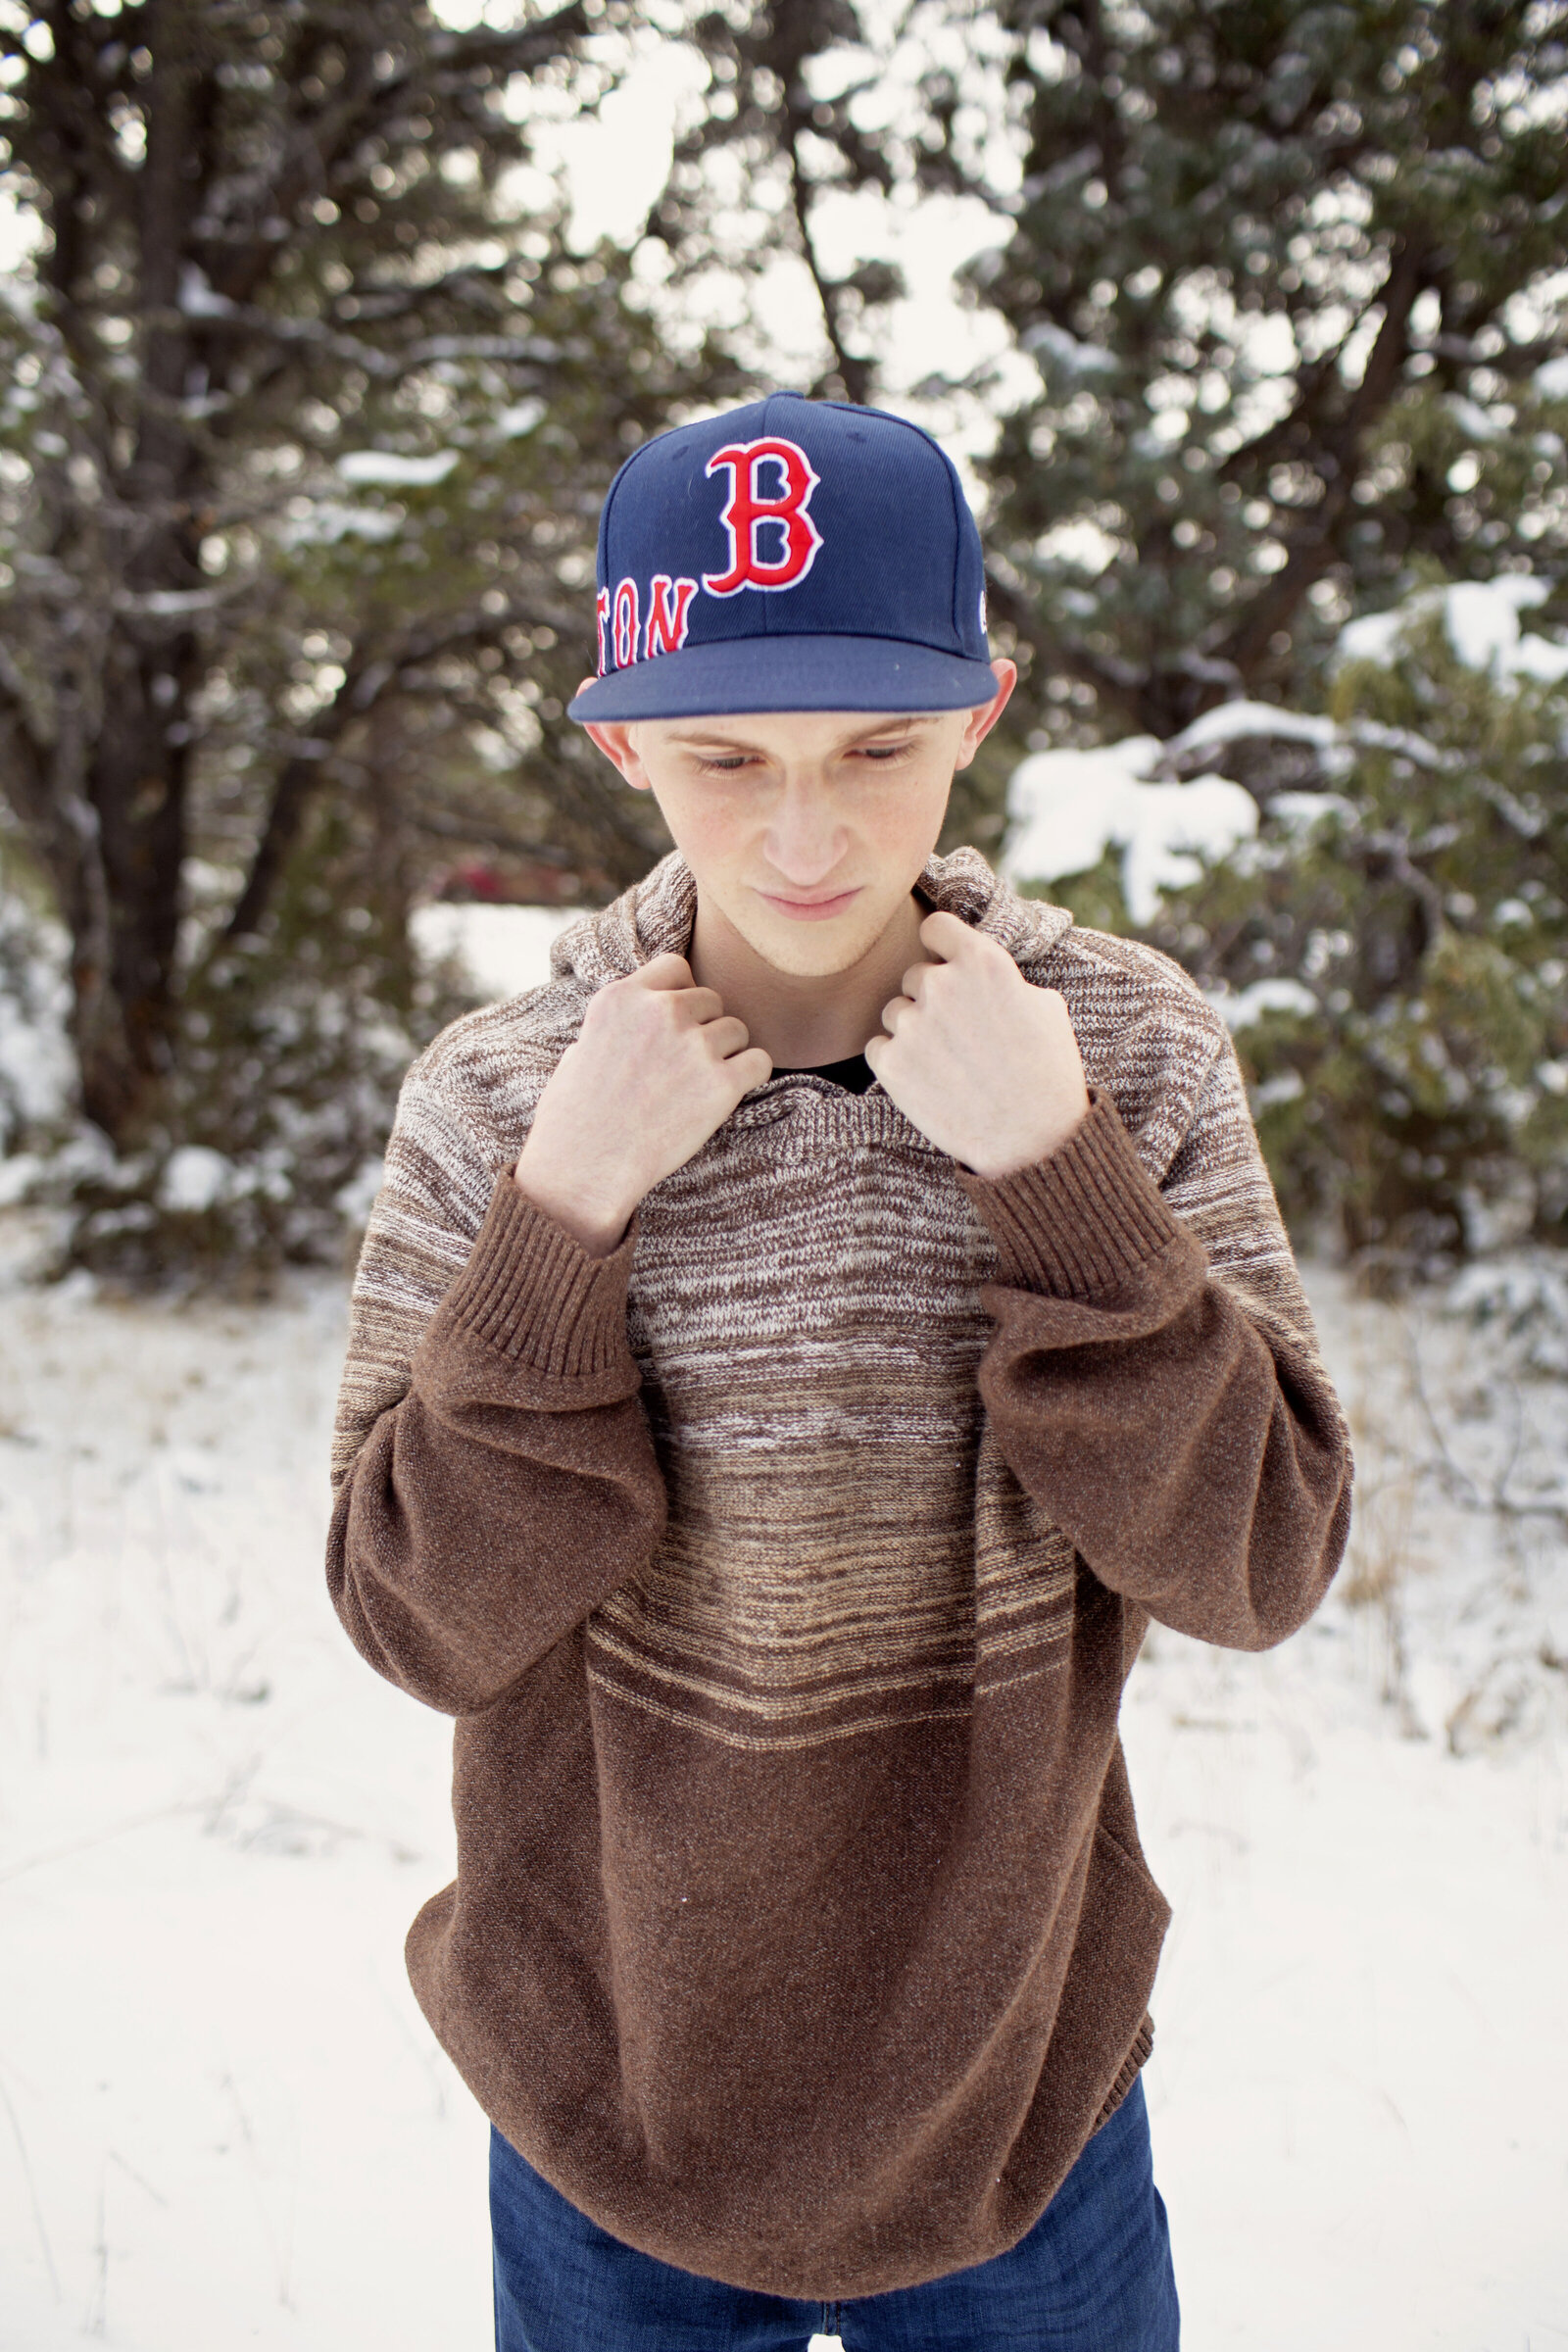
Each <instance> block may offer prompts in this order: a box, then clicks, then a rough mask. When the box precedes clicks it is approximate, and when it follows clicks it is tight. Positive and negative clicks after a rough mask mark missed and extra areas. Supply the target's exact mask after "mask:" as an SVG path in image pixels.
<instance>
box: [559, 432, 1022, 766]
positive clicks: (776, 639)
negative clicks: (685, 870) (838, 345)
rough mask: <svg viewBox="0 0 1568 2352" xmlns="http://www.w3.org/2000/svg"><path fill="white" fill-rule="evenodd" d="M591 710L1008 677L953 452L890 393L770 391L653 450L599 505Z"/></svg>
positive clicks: (908, 697) (753, 700)
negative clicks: (868, 402) (1001, 673)
mask: <svg viewBox="0 0 1568 2352" xmlns="http://www.w3.org/2000/svg"><path fill="white" fill-rule="evenodd" d="M597 613H598V624H599V674H598V676H597V677H596V678H595V679H594V681H593V683H592V684H591V685H588V686H585V687H584V689H583V691H582V692H581V693H580V694H579V695H578V696H577V697H576V699H575V701H574V702H572V703H571V705H570V706H569V709H568V713H567V714H568V716H569V717H572V718H577V719H589V718H591V719H631V718H695V717H699V716H711V715H715V714H719V713H722V712H726V711H736V712H739V711H971V710H973V709H974V708H975V707H976V706H977V705H978V704H980V703H989V702H990V700H991V698H992V696H993V695H994V694H995V693H996V691H997V681H996V678H995V676H994V675H993V673H992V670H991V666H990V662H991V657H990V651H989V648H988V646H987V643H986V618H985V574H984V564H983V560H982V557H981V553H980V534H979V532H978V531H977V530H976V528H975V523H974V517H973V515H971V514H970V512H969V509H968V505H967V503H966V502H965V499H964V495H963V491H962V488H961V487H960V485H959V481H958V477H957V474H956V471H955V470H954V467H953V464H952V461H951V460H950V459H949V458H948V457H947V456H946V455H945V453H944V452H943V451H942V450H941V449H940V448H939V447H938V446H937V444H936V442H935V441H933V440H932V438H931V436H930V434H929V433H925V432H922V431H921V430H920V427H919V426H918V425H916V424H910V423H908V422H907V420H906V419H905V418H904V417H893V416H890V415H889V414H888V413H887V411H886V410H885V409H861V408H852V407H851V406H849V405H848V404H847V403H845V402H841V401H831V400H808V399H806V398H805V396H804V395H803V394H802V393H799V392H770V393H769V394H768V396H767V398H766V399H765V400H758V401H753V402H752V403H751V404H750V406H748V407H746V408H743V409H731V410H729V411H728V412H727V414H725V415H724V416H722V417H705V418H704V419H703V420H702V421H701V422H700V423H697V424H682V425H677V426H676V427H675V429H674V430H673V431H672V432H667V433H660V434H658V435H657V436H656V438H655V439H654V440H652V441H645V442H644V443H643V446H642V447H641V449H639V450H637V451H635V452H634V453H633V455H632V456H631V457H629V458H628V459H627V460H626V463H625V465H624V466H622V467H621V468H620V471H619V472H618V473H617V474H616V476H615V478H614V480H613V482H612V483H611V485H610V495H609V497H608V498H607V499H606V500H605V505H604V512H603V514H602V515H601V516H600V519H599V563H598V598H597Z"/></svg>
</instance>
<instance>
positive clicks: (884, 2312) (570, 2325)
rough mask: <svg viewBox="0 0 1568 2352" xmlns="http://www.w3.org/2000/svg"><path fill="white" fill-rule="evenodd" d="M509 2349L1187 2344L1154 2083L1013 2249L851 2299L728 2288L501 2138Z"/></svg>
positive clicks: (503, 2348)
mask: <svg viewBox="0 0 1568 2352" xmlns="http://www.w3.org/2000/svg"><path fill="white" fill-rule="evenodd" d="M490 2226H491V2232H492V2236H493V2238H494V2243H495V2296H496V2352H806V2345H807V2343H808V2341H809V2338H810V2336H811V2335H812V2334H815V2333H820V2334H823V2335H837V2336H838V2337H839V2338H840V2339H841V2340H842V2342H843V2345H844V2352H1177V2342H1178V2336H1179V2327H1180V2323H1179V2318H1178V2313H1177V2304H1176V2278H1175V2274H1174V2272H1173V2271H1172V2269H1171V2259H1170V2232H1169V2229H1167V2227H1166V2221H1165V2202H1164V2199H1163V2198H1162V2197H1161V2195H1160V2193H1159V2191H1158V2189H1157V2188H1156V2187H1155V2186H1154V2175H1153V2165H1152V2155H1151V2151H1150V2144H1149V2111H1148V2108H1147V2106H1146V2105H1145V2101H1144V2087H1143V2082H1142V2079H1138V2080H1136V2081H1135V2082H1134V2083H1133V2086H1132V2088H1131V2090H1129V2091H1128V2092H1127V2094H1126V2096H1125V2098H1123V2100H1122V2102H1121V2104H1120V2106H1119V2107H1117V2109H1116V2111H1115V2113H1114V2114H1113V2115H1112V2116H1111V2118H1110V2120H1109V2122H1108V2123H1106V2124H1103V2125H1102V2127H1101V2129H1100V2130H1099V2131H1097V2132H1096V2133H1095V2135H1094V2137H1093V2138H1092V2139H1091V2140H1090V2141H1089V2143H1088V2145H1087V2146H1086V2147H1085V2148H1084V2150H1083V2152H1082V2154H1081V2155H1080V2156H1079V2158H1078V2161H1077V2162H1076V2164H1075V2165H1074V2166H1073V2168H1072V2170H1071V2172H1070V2173H1069V2174H1068V2175H1067V2178H1066V2180H1064V2181H1063V2182H1062V2184H1061V2186H1060V2187H1059V2188H1058V2189H1057V2191H1056V2193H1055V2195H1054V2197H1053V2198H1052V2200H1051V2203H1050V2204H1049V2205H1048V2206H1047V2207H1046V2210H1045V2212H1044V2213H1043V2214H1042V2215H1041V2217H1040V2219H1039V2221H1038V2222H1036V2224H1035V2226H1034V2228H1033V2229H1031V2230H1030V2231H1029V2232H1028V2234H1027V2235H1026V2236H1024V2237H1022V2238H1020V2239H1019V2241H1018V2243H1017V2245H1015V2246H1012V2247H1010V2248H1009V2249H1008V2251H1007V2252H1006V2253H1005V2254H998V2255H996V2256H995V2257H994V2258H993V2259H992V2260H991V2261H990V2262H981V2263H976V2264H975V2265H974V2266H973V2267H972V2268H971V2269H969V2270H965V2271H950V2272H949V2273H948V2275H947V2277H946V2278H931V2279H928V2280H927V2281H926V2283H925V2284H924V2285H923V2286H899V2287H894V2288H892V2289H891V2290H890V2291H889V2292H887V2293H885V2294H880V2295H858V2296H850V2297H848V2298H847V2299H846V2300H845V2301H844V2302H842V2303H818V2302H808V2301H804V2300H797V2299H795V2298H793V2297H791V2296H788V2295H766V2294H760V2293H756V2292H754V2291H753V2290H752V2289H751V2288H750V2287H743V2286H725V2285H723V2284H721V2283H720V2282H719V2281H718V2280H717V2279H714V2278H698V2277H696V2276H695V2275H694V2274H693V2273H692V2272H690V2271H681V2270H676V2269H674V2268H673V2266H672V2265H671V2264H669V2263H667V2262H657V2261H656V2260H655V2259H654V2258H653V2256H652V2255H649V2254H642V2253H639V2252H638V2251H637V2249H636V2248H635V2247H633V2246H626V2245H622V2243H621V2241H620V2240H619V2238H617V2237H612V2236H611V2235H610V2234H609V2232H608V2231H607V2230H604V2229H600V2228H599V2227H598V2225H597V2224H596V2223H594V2222H591V2221H589V2219H588V2218H587V2216H586V2214H581V2213H579V2212H578V2211H577V2208H576V2207H575V2206H574V2205H571V2204H568V2202H567V2201H566V2199H565V2198H564V2197H563V2196H562V2195H560V2194H559V2192H558V2191H557V2190H555V2189H554V2188H552V2187H551V2186H550V2183H549V2182H548V2181H547V2180H541V2179H540V2177H539V2175H538V2174H537V2173H536V2172H534V2171H533V2169H532V2167H531V2166H530V2165H528V2164H526V2163H524V2161H523V2159H522V2158H521V2157H520V2156H519V2155H518V2154H517V2151H516V2149H515V2148H514V2147H513V2146H512V2144H511V2143H510V2141H508V2140H506V2139H504V2138H503V2137H502V2135H501V2133H500V2132H499V2131H495V2130H494V2129H492V2131H491V2134H490Z"/></svg>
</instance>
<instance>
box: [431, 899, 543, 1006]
mask: <svg viewBox="0 0 1568 2352" xmlns="http://www.w3.org/2000/svg"><path fill="white" fill-rule="evenodd" d="M581 919H582V908H581V907H498V906H495V905H494V904H491V903H486V904H480V903H479V902H475V903H474V904H472V905H463V904H451V903H448V902H446V901H441V902H440V903H438V904H437V905H435V906H431V907H416V908H415V910H414V912H413V914H412V915H411V917H410V918H409V934H410V937H411V938H412V939H413V941H414V945H415V947H416V949H417V952H418V953H419V955H420V956H423V957H424V958H425V960H426V961H427V962H430V963H439V962H441V961H443V960H445V958H446V957H448V956H455V957H456V958H457V960H458V962H459V963H460V964H461V965H462V966H463V967H464V969H465V970H466V972H467V974H468V977H469V978H470V980H471V981H472V982H473V985H474V987H475V989H476V990H477V991H478V993H479V994H480V995H481V996H482V997H484V998H486V999H487V1000H491V1001H494V1000H496V999H499V998H502V997H515V996H520V995H521V993H522V991H523V990H524V989H528V988H543V987H544V986H545V985H546V983H547V982H548V981H549V979H550V977H551V973H550V951H551V949H552V947H553V946H554V945H555V943H556V941H557V940H558V939H559V938H560V937H561V934H562V932H563V931H564V930H565V929H566V927H567V925H568V924H570V923H575V922H579V921H580V920H581Z"/></svg>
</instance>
